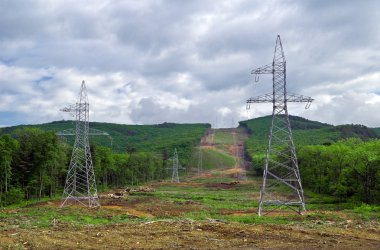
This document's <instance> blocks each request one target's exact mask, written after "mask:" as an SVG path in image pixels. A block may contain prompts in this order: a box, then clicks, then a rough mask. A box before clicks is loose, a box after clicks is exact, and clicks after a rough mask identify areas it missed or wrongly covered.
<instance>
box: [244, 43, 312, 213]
mask: <svg viewBox="0 0 380 250" xmlns="http://www.w3.org/2000/svg"><path fill="white" fill-rule="evenodd" d="M251 73H252V74H255V75H256V76H255V81H256V82H257V81H258V80H259V74H272V75H273V93H271V94H266V95H263V96H258V97H253V98H250V99H249V100H247V108H248V109H249V108H250V104H251V103H268V102H269V103H273V112H272V125H271V128H270V133H269V142H268V148H267V154H266V160H265V168H264V172H263V183H262V187H261V190H260V201H259V208H258V215H259V216H261V215H262V214H265V213H269V212H271V211H273V210H275V209H278V208H279V206H286V207H288V208H290V209H292V210H294V211H296V212H298V213H302V212H303V211H306V207H305V199H304V194H303V189H302V185H301V176H300V173H299V168H298V162H297V156H296V150H295V147H294V142H293V136H292V130H291V126H290V122H289V116H288V108H287V103H288V102H306V103H307V104H306V108H309V106H310V104H311V102H312V101H313V99H312V98H310V97H307V96H302V95H295V94H288V93H287V91H286V61H285V56H284V52H283V49H282V44H281V39H280V36H277V41H276V47H275V50H274V57H273V62H272V63H270V64H267V65H265V66H263V67H260V68H257V69H254V70H252V72H251ZM294 207H296V209H295V208H294Z"/></svg>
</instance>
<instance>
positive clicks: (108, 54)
mask: <svg viewBox="0 0 380 250" xmlns="http://www.w3.org/2000/svg"><path fill="white" fill-rule="evenodd" d="M337 2H338V3H337ZM339 2H340V1H334V2H327V1H322V2H321V1H306V2H303V1H302V2H301V1H286V2H283V1H276V0H273V1H265V2H263V1H250V0H249V1H248V0H240V1H234V2H231V1H228V0H225V1H203V0H202V1H200V0H199V1H185V2H183V1H181V2H177V1H174V2H173V1H165V0H162V1H158V0H157V1H138V2H137V1H107V0H96V1H92V2H91V5H89V4H87V3H84V2H81V1H80V2H78V1H74V0H70V1H63V0H57V1H50V2H46V1H42V0H41V1H33V2H30V1H2V2H1V3H0V51H1V54H0V100H1V103H0V114H1V115H2V117H1V118H0V124H9V125H11V124H18V123H40V122H48V121H52V120H57V119H62V117H64V115H63V114H61V113H60V112H59V111H58V109H59V108H62V107H63V106H66V105H68V104H70V103H72V102H75V99H76V98H77V95H78V91H79V87H80V83H81V81H82V80H85V81H86V83H87V88H88V91H89V99H90V103H91V119H92V120H96V121H106V122H119V123H159V122H164V121H168V122H210V123H212V122H214V121H215V119H216V116H220V117H219V120H222V119H223V120H224V121H225V122H224V123H225V124H223V125H221V126H225V125H226V124H229V123H231V122H230V120H232V119H234V120H235V121H237V120H242V119H247V117H257V116H261V115H268V114H271V108H272V107H271V105H270V104H267V105H264V104H262V105H254V106H252V108H251V110H250V111H249V112H248V115H247V111H246V110H245V100H246V99H248V98H249V97H251V96H255V95H261V94H264V93H270V92H271V86H272V85H271V77H262V78H261V79H260V83H259V84H258V85H253V84H251V82H252V76H251V75H250V71H251V69H252V68H255V67H259V66H262V65H264V64H267V63H269V62H270V61H271V60H272V53H273V48H274V43H275V39H276V35H277V34H281V37H282V42H283V46H284V50H285V56H286V58H287V70H288V72H287V79H288V89H289V92H292V93H299V94H304V95H310V96H312V97H313V98H315V102H314V103H313V104H312V106H311V108H310V110H304V106H303V105H302V104H290V105H289V111H290V113H291V114H295V115H302V116H305V117H307V118H309V119H315V120H319V121H322V122H329V123H334V124H340V123H363V124H365V125H370V126H380V120H379V119H378V118H377V117H376V116H375V115H373V114H374V113H375V112H376V108H377V106H378V105H379V98H380V97H379V95H380V89H379V87H380V84H379V81H380V71H379V68H380V50H379V48H380V45H379V44H380V31H379V29H378V27H377V25H376V23H377V22H376V21H377V14H378V13H377V12H376V11H377V10H378V9H379V8H380V3H378V2H377V1H366V2H365V3H362V2H360V3H359V2H358V3H356V2H345V3H344V5H342V4H339ZM222 117H224V118H222Z"/></svg>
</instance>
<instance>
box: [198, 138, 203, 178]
mask: <svg viewBox="0 0 380 250" xmlns="http://www.w3.org/2000/svg"><path fill="white" fill-rule="evenodd" d="M202 172H203V152H202V146H201V145H200V144H199V149H198V175H200V174H201V173H202Z"/></svg>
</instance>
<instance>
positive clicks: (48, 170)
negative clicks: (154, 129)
mask: <svg viewBox="0 0 380 250" xmlns="http://www.w3.org/2000/svg"><path fill="white" fill-rule="evenodd" d="M191 148H193V145H187V144H184V145H179V147H178V148H177V150H178V151H179V154H180V153H181V152H184V153H185V155H187V154H188V151H189V150H190V149H191ZM173 150H174V148H173ZM71 152H72V146H71V145H68V144H67V143H66V142H64V141H63V140H61V139H60V138H59V137H57V136H56V135H55V133H54V132H51V131H43V130H40V129H36V128H23V129H18V130H15V131H14V132H13V133H12V134H5V135H2V136H0V205H9V204H12V203H15V202H18V201H20V200H23V199H26V200H29V199H36V198H37V199H41V198H43V197H54V196H57V195H61V194H62V191H63V187H64V183H65V178H66V172H67V166H68V164H69V161H70V157H71ZM91 152H92V159H93V165H94V170H95V175H96V181H97V186H98V189H99V190H104V189H107V188H109V187H123V186H125V185H139V184H141V183H143V182H147V181H151V180H157V179H163V178H165V177H166V176H168V175H169V172H170V170H169V168H170V166H171V162H170V157H171V152H172V151H171V149H166V150H164V151H163V152H137V151H134V150H132V151H129V152H125V153H114V152H112V150H111V149H110V148H108V147H102V146H96V145H93V144H91ZM182 161H183V162H186V159H184V160H182Z"/></svg>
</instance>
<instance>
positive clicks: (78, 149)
mask: <svg viewBox="0 0 380 250" xmlns="http://www.w3.org/2000/svg"><path fill="white" fill-rule="evenodd" d="M61 111H63V112H73V113H75V118H76V121H75V142H74V147H73V152H72V155H71V160H70V165H69V169H68V172H67V177H66V182H65V188H64V191H63V201H62V204H61V207H64V206H66V205H69V204H75V203H78V204H82V205H84V206H88V207H98V206H100V203H99V198H98V192H97V189H96V181H95V174H94V167H93V165H92V159H91V151H90V143H89V134H90V129H89V102H88V97H87V91H86V85H85V82H84V81H82V85H81V89H80V92H79V99H78V102H77V103H76V104H72V105H70V106H68V107H66V108H63V109H62V110H61ZM91 132H92V133H93V134H95V135H108V134H107V133H105V132H102V131H99V130H93V131H91ZM57 134H58V135H73V131H71V130H65V131H62V132H59V133H57Z"/></svg>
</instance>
